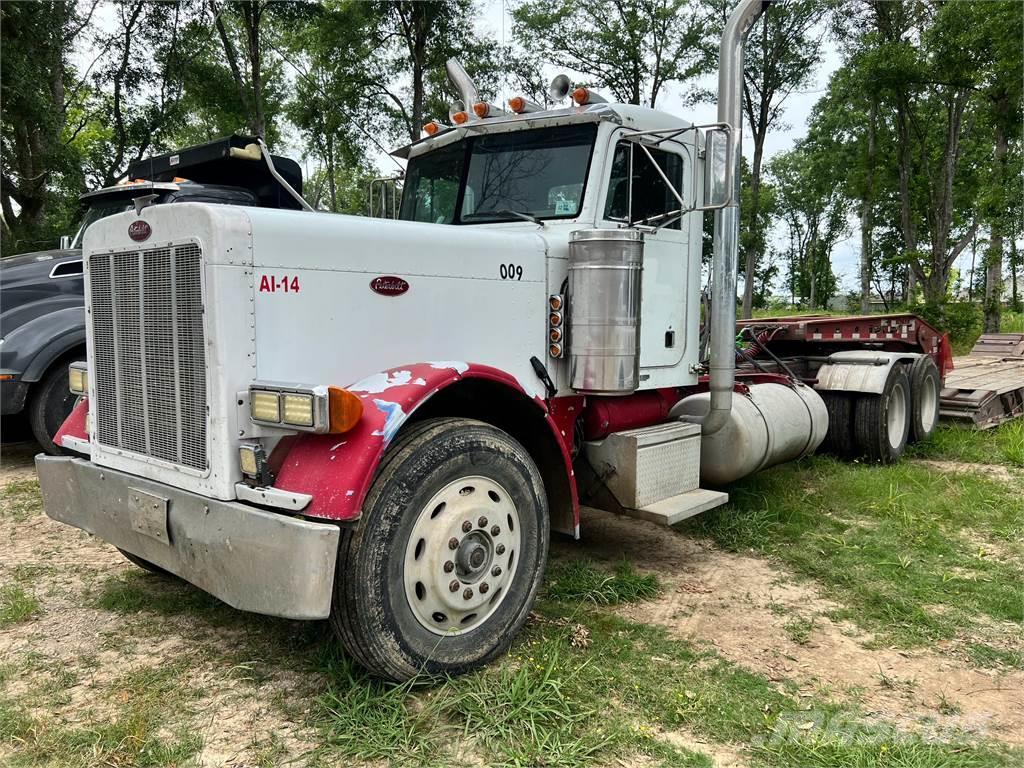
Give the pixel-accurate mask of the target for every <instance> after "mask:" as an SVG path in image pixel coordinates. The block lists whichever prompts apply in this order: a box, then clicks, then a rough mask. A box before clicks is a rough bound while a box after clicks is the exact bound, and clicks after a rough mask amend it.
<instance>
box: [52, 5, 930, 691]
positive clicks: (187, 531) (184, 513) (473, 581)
mask: <svg viewBox="0 0 1024 768" xmlns="http://www.w3.org/2000/svg"><path fill="white" fill-rule="evenodd" d="M761 7H762V3H761V0H741V2H740V3H739V5H738V6H737V8H736V9H735V10H734V11H733V13H732V15H731V17H730V18H729V21H728V24H727V27H726V30H725V35H724V38H723V42H722V47H721V73H720V94H719V97H720V103H719V123H717V124H715V125H712V126H708V127H706V128H704V129H699V128H698V127H695V126H692V125H690V124H689V123H687V122H685V121H683V120H680V119H678V118H676V117H673V116H670V115H668V114H665V113H662V112H658V111H656V110H653V109H647V108H644V107H639V106H632V105H627V104H615V103H607V102H605V101H603V100H601V99H600V97H599V96H598V95H597V94H595V93H593V92H592V91H589V90H587V89H585V88H577V89H575V90H574V91H572V93H571V96H572V103H571V104H570V106H556V107H555V108H552V109H545V108H542V107H540V106H539V105H535V104H531V103H530V102H529V101H527V100H526V99H523V98H518V97H517V98H514V99H512V100H510V104H509V110H507V111H506V110H502V109H499V108H498V107H497V106H496V105H493V104H487V103H484V102H480V101H479V100H478V99H477V96H476V92H475V89H474V87H473V84H472V82H471V81H470V80H469V78H468V77H466V75H465V73H464V71H462V69H461V67H459V66H458V65H457V63H456V62H449V75H450V76H451V77H452V79H453V81H454V82H455V83H456V85H457V87H458V88H459V90H460V93H461V96H462V103H461V104H458V105H456V106H455V107H454V108H453V112H452V115H451V116H450V123H449V124H447V125H442V124H440V123H432V124H431V125H430V126H428V127H427V128H426V129H425V133H426V134H427V135H426V137H425V138H423V139H421V140H419V141H417V142H415V143H413V144H412V145H410V146H408V147H405V148H403V149H401V150H399V152H398V154H399V155H400V156H402V157H405V158H407V159H408V170H407V176H406V182H405V185H404V191H403V199H402V204H401V212H400V219H401V220H400V221H381V220H374V219H369V218H359V217H351V216H334V215H326V214H325V215H310V214H308V213H307V214H303V213H299V212H289V211H281V210H263V209H257V208H242V207H234V206H214V205H203V204H189V203H186V204H181V205H173V206H150V207H140V209H139V210H138V211H137V212H136V211H131V212H128V213H123V214H119V215H116V216H112V217H109V218H107V219H104V220H103V221H100V222H97V223H96V224H95V225H93V226H92V227H91V228H90V229H89V231H88V233H87V235H86V242H85V268H86V306H87V315H88V318H87V323H88V333H87V339H88V362H87V365H85V366H77V367H73V368H72V370H71V380H72V389H73V390H75V391H78V392H80V393H81V394H82V395H83V396H84V398H83V402H82V403H81V404H80V405H79V406H78V407H77V408H76V410H75V411H74V412H73V413H72V415H71V417H70V418H69V419H68V421H67V422H66V423H65V424H64V426H63V427H62V430H61V432H60V434H59V435H58V437H57V440H58V442H59V443H60V444H61V445H62V446H63V447H64V448H66V449H67V450H68V451H70V452H72V453H73V455H71V456H66V457H49V456H40V457H39V458H38V459H37V467H38V470H39V477H40V483H41V487H42V492H43V497H44V503H45V509H46V512H47V513H48V514H49V515H50V516H51V517H53V518H55V519H57V520H61V521H64V522H66V523H68V524H70V525H74V526H77V527H79V528H82V529H84V530H86V531H90V532H92V533H94V534H95V535H97V536H99V537H100V538H102V539H104V540H106V541H108V542H110V543H111V544H113V545H114V546H116V547H118V548H120V549H121V550H122V551H124V552H125V553H126V554H127V555H128V556H129V557H130V559H132V560H133V561H134V562H136V563H138V564H140V565H142V566H143V567H146V568H150V569H157V570H163V571H166V572H169V573H172V574H176V575H178V576H180V577H182V578H184V579H186V580H188V581H189V582H191V583H193V584H195V585H197V586H198V587H200V588H202V589H204V590H207V591H208V592H210V593H212V594H213V595H215V596H217V597H218V598H220V599H222V600H224V601H225V602H227V603H229V604H231V605H233V606H235V607H237V608H240V609H243V610H248V611H255V612H259V613H265V614H271V615H275V616H284V617H290V618H294V619H323V618H329V619H330V621H331V624H332V625H333V627H334V629H335V630H336V633H337V636H338V638H339V640H340V642H342V643H343V644H344V646H345V647H346V648H347V650H348V651H349V652H350V653H351V654H352V655H353V656H354V657H355V658H356V659H358V660H359V661H360V662H361V663H362V664H364V665H365V666H366V667H367V668H369V669H370V670H372V671H373V672H375V673H376V674H378V675H380V676H383V677H386V678H391V679H395V680H402V679H407V678H409V677H410V676H413V675H416V674H417V673H425V674H428V675H433V674H445V673H458V672H461V671H464V670H467V669H470V668H472V667H474V666H477V665H480V664H483V663H486V662H487V661H488V660H490V659H493V658H494V657H495V656H496V655H498V654H500V653H501V652H503V651H504V650H505V649H507V648H508V646H509V644H510V643H511V642H512V639H513V637H514V636H515V634H516V632H517V631H518V630H519V629H520V628H521V626H522V625H523V623H524V622H525V620H526V617H527V615H528V613H529V611H530V608H531V605H532V603H533V601H534V598H535V596H536V593H537V590H538V587H539V585H540V583H541V580H542V576H543V572H544V568H545V564H546V560H547V553H548V542H549V536H550V532H551V531H556V532H560V533H564V534H568V535H570V536H576V537H579V536H580V528H581V525H580V504H581V496H584V495H585V496H586V499H587V500H592V501H593V503H599V504H601V505H604V506H606V508H611V509H613V510H614V511H616V512H620V513H623V514H628V515H634V516H637V517H642V518H646V519H650V520H656V521H660V522H662V523H666V524H672V523H674V522H677V521H678V520H681V519H683V518H685V517H687V516H689V515H693V514H696V513H699V512H702V511H704V510H707V509H710V508H712V507H715V506H717V505H720V504H722V503H724V502H725V501H726V500H727V498H728V497H727V493H726V492H725V491H723V490H722V489H723V487H726V486H728V484H729V483H730V482H732V481H734V480H736V479H738V478H740V477H743V476H744V475H747V474H749V473H751V472H755V471H758V470H760V469H763V468H765V467H768V466H770V465H772V464H776V463H779V462H782V461H787V460H791V459H795V458H797V457H800V456H803V455H805V454H807V453H810V452H812V451H814V450H815V449H816V448H818V446H819V445H820V444H821V443H822V441H823V440H824V439H825V438H826V435H827V434H828V435H829V439H830V442H831V443H832V444H834V445H835V446H837V447H840V448H841V447H842V446H843V445H846V446H847V447H848V448H849V449H850V450H856V451H857V452H859V453H861V454H865V455H867V456H868V457H870V458H873V459H876V460H894V459H895V458H898V456H899V453H900V452H902V449H903V446H904V445H905V444H906V441H907V440H908V436H917V437H924V436H926V435H927V433H928V432H930V430H931V429H932V428H933V427H934V422H935V418H936V415H937V414H936V413H935V412H933V411H930V410H929V408H930V405H929V403H933V404H935V405H936V406H937V399H933V400H929V399H928V395H927V393H928V392H932V391H933V390H934V388H935V386H937V385H938V382H939V378H940V376H939V373H938V368H937V367H936V362H938V363H942V362H943V360H944V356H945V353H946V351H947V350H946V347H945V346H944V342H943V339H942V337H941V336H940V335H938V334H935V333H934V332H933V331H932V330H931V329H930V327H929V326H926V325H924V324H920V322H919V321H917V320H916V319H915V318H912V317H910V316H902V317H899V318H889V319H886V318H882V319H881V320H880V319H877V318H859V319H856V320H852V321H848V322H846V324H844V325H842V326H841V327H840V325H835V327H836V328H837V330H836V331H835V332H834V333H833V332H832V331H831V330H829V331H824V330H822V329H821V328H818V330H809V329H810V328H811V326H814V323H815V322H818V321H815V320H808V321H806V322H805V321H786V322H774V321H765V322H764V323H762V324H759V325H755V326H751V327H745V329H744V334H745V336H744V339H745V341H744V342H743V343H742V344H741V345H740V346H738V345H737V340H736V335H737V323H736V316H735V302H736V279H735V275H736V242H737V234H738V221H739V219H738V184H739V177H738V173H737V161H738V158H739V154H740V131H739V126H740V92H741V78H742V48H743V40H744V38H745V36H746V33H747V31H748V30H749V28H750V26H751V24H753V22H754V21H755V19H756V18H757V16H758V14H759V13H760V11H761ZM553 90H554V95H555V96H560V97H565V96H568V95H569V87H568V86H567V81H566V80H565V79H564V78H558V79H556V82H555V83H554V84H553ZM708 209H713V210H715V233H714V246H715V253H714V259H713V266H712V285H713V296H712V301H711V304H710V310H709V312H708V313H707V317H706V318H705V321H704V323H703V324H702V321H701V234H702V233H701V222H702V212H703V211H704V210H708ZM851 322H855V323H858V325H856V326H854V325H851V324H850V323H851ZM830 324H831V321H830V320H829V321H822V323H819V325H825V326H827V325H830ZM702 327H703V328H705V329H706V333H702V330H701V329H702ZM815 327H817V326H815ZM854 328H856V330H854ZM803 332H806V333H807V334H808V336H807V338H798V335H799V333H803ZM786 345H789V346H788V347H787V346H786ZM738 365H739V372H738V371H737V366H738ZM935 393H937V390H935ZM830 413H832V414H834V418H833V419H832V423H833V427H834V429H833V431H832V432H830V430H829V425H830V418H829V416H830ZM836 430H839V431H838V432H837V431H836Z"/></svg>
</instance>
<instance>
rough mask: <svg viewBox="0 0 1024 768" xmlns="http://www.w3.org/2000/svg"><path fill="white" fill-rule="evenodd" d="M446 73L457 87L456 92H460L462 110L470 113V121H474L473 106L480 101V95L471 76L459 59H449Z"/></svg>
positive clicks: (445, 69)
mask: <svg viewBox="0 0 1024 768" xmlns="http://www.w3.org/2000/svg"><path fill="white" fill-rule="evenodd" d="M444 71H445V72H447V73H448V79H449V80H450V81H451V84H452V85H454V86H455V90H457V91H458V92H459V99H460V100H461V101H462V105H463V106H462V108H463V109H464V110H465V111H466V112H468V113H469V115H470V120H472V119H473V105H474V104H476V103H477V102H478V101H480V95H479V93H477V90H476V84H474V83H473V78H471V77H470V76H469V73H467V72H466V70H465V69H464V68H463V67H462V64H461V63H459V60H458V59H448V61H446V62H445V65H444Z"/></svg>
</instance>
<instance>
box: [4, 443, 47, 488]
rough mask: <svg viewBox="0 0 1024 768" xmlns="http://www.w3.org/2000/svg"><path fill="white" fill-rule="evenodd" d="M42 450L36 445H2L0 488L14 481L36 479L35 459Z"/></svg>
mask: <svg viewBox="0 0 1024 768" xmlns="http://www.w3.org/2000/svg"><path fill="white" fill-rule="evenodd" d="M40 450H41V449H40V448H39V446H38V445H36V444H35V443H4V444H3V445H0V486H4V485H6V484H7V483H10V482H12V481H14V480H26V479H28V478H30V477H35V476H36V465H35V457H36V454H37V453H39V452H40Z"/></svg>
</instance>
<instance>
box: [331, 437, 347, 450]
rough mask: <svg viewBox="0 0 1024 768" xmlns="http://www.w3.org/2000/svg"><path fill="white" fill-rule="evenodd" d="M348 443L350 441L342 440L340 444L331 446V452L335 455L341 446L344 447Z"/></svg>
mask: <svg viewBox="0 0 1024 768" xmlns="http://www.w3.org/2000/svg"><path fill="white" fill-rule="evenodd" d="M347 442H348V440H342V441H341V442H340V443H335V444H334V445H332V446H331V452H332V453H333V452H334V451H336V450H338V449H339V448H341V446H343V445H344V444H345V443H347Z"/></svg>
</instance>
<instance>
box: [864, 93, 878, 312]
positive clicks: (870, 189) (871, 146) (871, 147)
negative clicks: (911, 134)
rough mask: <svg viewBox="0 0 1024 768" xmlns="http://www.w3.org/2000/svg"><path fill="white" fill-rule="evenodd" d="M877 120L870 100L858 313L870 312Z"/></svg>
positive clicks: (874, 105)
mask: <svg viewBox="0 0 1024 768" xmlns="http://www.w3.org/2000/svg"><path fill="white" fill-rule="evenodd" d="M877 119H878V100H877V99H875V98H872V99H871V110H870V114H869V116H868V178H867V186H866V187H865V189H864V201H863V207H862V208H861V214H860V313H861V314H862V315H866V314H867V313H868V312H869V311H870V310H871V262H872V258H871V236H872V233H873V230H874V225H875V205H874V203H875V200H874V197H875V154H876V153H877V146H876V141H875V123H876V121H877Z"/></svg>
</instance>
